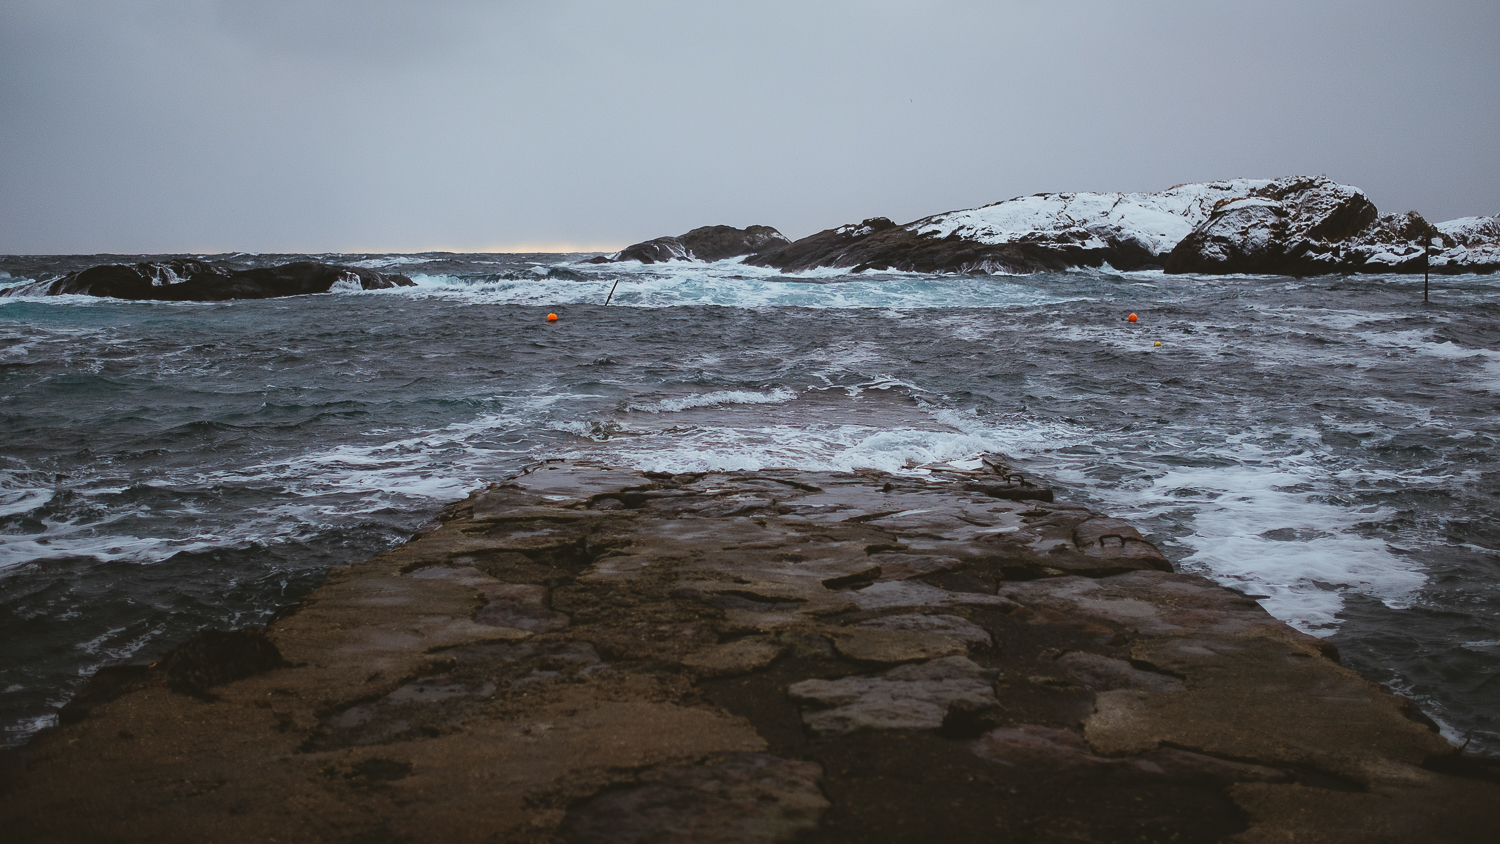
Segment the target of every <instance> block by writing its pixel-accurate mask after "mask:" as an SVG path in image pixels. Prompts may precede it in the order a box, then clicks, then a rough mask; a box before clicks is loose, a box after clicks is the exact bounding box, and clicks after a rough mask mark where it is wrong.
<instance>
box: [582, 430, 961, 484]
mask: <svg viewBox="0 0 1500 844" xmlns="http://www.w3.org/2000/svg"><path fill="white" fill-rule="evenodd" d="M988 450H989V443H988V442H986V441H985V440H984V439H982V438H980V437H975V436H972V435H970V434H965V433H963V432H961V431H946V430H919V429H911V428H903V429H895V430H887V429H881V428H876V427H872V426H867V425H811V426H803V425H766V426H755V427H730V426H719V425H689V426H679V427H676V428H673V429H671V430H670V431H667V432H655V433H639V434H637V435H635V436H631V437H628V438H623V439H622V438H611V439H609V440H607V441H605V442H599V443H595V444H591V445H586V446H582V447H577V448H574V449H572V450H570V451H569V452H568V456H575V457H587V458H593V459H601V460H607V461H610V462H614V463H619V464H621V465H626V466H630V467H632V468H636V469H640V470H643V471H653V472H709V471H735V470H757V469H767V468H785V467H795V468H797V469H803V470H808V471H826V472H851V471H854V470H856V469H876V470H879V471H885V472H895V473H907V474H913V473H914V474H925V473H926V470H925V469H922V468H920V467H921V466H923V465H924V464H930V463H941V462H946V461H950V460H961V459H964V458H967V457H972V456H974V455H976V454H980V453H983V452H985V451H988Z"/></svg>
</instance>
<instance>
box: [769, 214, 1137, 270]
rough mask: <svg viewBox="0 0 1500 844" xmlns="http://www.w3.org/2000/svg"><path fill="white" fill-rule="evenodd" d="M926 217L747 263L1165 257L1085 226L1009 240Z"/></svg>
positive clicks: (820, 239) (957, 265) (983, 263)
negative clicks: (941, 230)
mask: <svg viewBox="0 0 1500 844" xmlns="http://www.w3.org/2000/svg"><path fill="white" fill-rule="evenodd" d="M923 222H924V221H922V220H918V221H917V222H915V223H910V224H908V225H904V226H898V225H896V224H895V223H892V222H891V221H890V220H888V219H886V218H884V217H874V218H871V219H868V220H865V221H864V222H861V223H858V224H854V225H847V226H840V227H838V228H836V229H828V230H826V231H821V232H818V233H817V234H814V235H810V236H808V237H805V238H802V239H801V240H798V241H796V242H794V243H789V244H787V245H785V246H781V247H778V248H772V249H768V250H766V251H764V252H761V253H759V254H757V255H755V256H753V257H752V258H750V259H748V260H747V261H746V263H749V264H754V265H756V266H762V267H775V268H777V269H779V270H782V271H784V272H802V271H805V270H810V269H815V268H817V267H848V268H849V269H850V271H851V272H864V271H866V270H877V271H878V270H896V271H899V272H917V273H996V272H1001V273H1035V272H1049V271H1051V272H1056V271H1061V270H1068V269H1073V268H1076V267H1099V266H1103V265H1104V264H1106V263H1107V264H1110V265H1111V266H1113V267H1115V268H1116V269H1125V270H1131V269H1139V268H1141V267H1144V266H1150V265H1153V264H1154V263H1157V262H1159V259H1158V258H1157V257H1156V256H1153V255H1151V254H1150V253H1149V252H1148V251H1147V250H1145V249H1142V248H1140V246H1139V245H1138V244H1136V243H1135V242H1133V241H1130V240H1124V239H1122V240H1115V241H1101V240H1099V239H1098V238H1096V237H1093V236H1092V235H1091V234H1090V233H1089V232H1087V231H1084V230H1082V229H1076V228H1070V229H1063V230H1057V231H1049V230H1038V231H1032V232H1027V233H1026V234H1024V235H1022V236H1021V237H1019V238H1017V239H1015V240H1013V241H1011V242H1006V243H985V242H982V241H980V240H976V239H972V238H966V237H963V236H961V235H957V234H951V235H948V236H945V237H935V236H933V235H930V234H925V233H923V232H921V231H920V228H921V224H922V223H923Z"/></svg>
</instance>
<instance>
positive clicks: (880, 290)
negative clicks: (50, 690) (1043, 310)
mask: <svg viewBox="0 0 1500 844" xmlns="http://www.w3.org/2000/svg"><path fill="white" fill-rule="evenodd" d="M539 269H540V268H539ZM568 269H570V270H571V271H573V272H577V273H580V274H582V275H584V276H585V278H584V280H577V279H559V278H546V277H544V276H542V275H541V274H540V273H533V274H534V275H537V276H538V277H536V278H523V279H507V278H501V279H483V280H476V279H464V278H457V277H454V276H447V275H425V274H414V275H413V276H412V280H413V281H415V282H416V283H417V287H415V288H397V289H394V290H387V291H381V293H382V294H383V295H399V296H410V297H414V298H422V297H432V296H444V297H460V298H464V299H467V300H471V301H474V302H476V303H484V304H516V305H535V306H541V307H553V306H557V305H569V304H595V305H602V304H604V302H605V300H606V299H607V298H609V295H610V290H611V289H614V291H615V292H614V297H613V299H611V300H610V302H611V305H612V306H614V305H618V306H620V307H630V308H673V307H680V306H683V305H722V306H726V307H738V308H769V307H805V308H830V309H851V308H876V309H879V308H899V309H918V310H920V309H930V308H1012V307H1028V306H1034V305H1041V304H1048V303H1055V302H1061V301H1065V300H1064V299H1062V298H1059V297H1057V296H1053V295H1050V294H1048V293H1045V292H1043V291H1041V290H1039V289H1037V288H1035V287H1033V286H1030V285H1026V284H1018V283H1016V282H1011V281H1006V280H1003V279H997V278H992V277H970V276H948V277H935V276H919V275H915V274H907V273H884V272H882V273H878V274H867V275H861V276H856V277H850V276H849V275H848V273H847V270H838V271H834V270H820V271H815V272H808V273H799V274H795V275H784V274H782V273H780V272H778V271H776V270H770V269H767V268H764V267H749V266H746V265H744V264H741V263H739V262H737V261H720V262H718V263H714V264H695V263H667V264H650V265H640V264H634V263H629V262H627V263H624V264H609V265H603V266H602V267H593V266H591V267H579V266H570V267H568ZM834 277H837V278H840V279H842V280H839V281H831V280H825V279H831V278H834ZM851 278H852V280H850V279H851ZM617 281H618V287H616V282H617Z"/></svg>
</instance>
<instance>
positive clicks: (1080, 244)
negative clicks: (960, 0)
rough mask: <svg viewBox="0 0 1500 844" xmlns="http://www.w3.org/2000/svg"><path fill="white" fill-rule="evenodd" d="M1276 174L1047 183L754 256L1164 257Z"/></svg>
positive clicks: (898, 261) (1035, 262)
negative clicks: (1091, 188)
mask: <svg viewBox="0 0 1500 844" xmlns="http://www.w3.org/2000/svg"><path fill="white" fill-rule="evenodd" d="M1266 184H1268V182H1264V181H1254V180H1249V179H1237V180H1232V181H1224V182H1208V183H1204V184H1191V185H1178V186H1177V187H1175V188H1172V189H1170V190H1166V191H1162V192H1160V193H1046V194H1036V195H1035V196H1023V197H1018V198H1016V199H1010V200H1006V201H1004V202H997V203H995V204H993V205H986V206H984V207H982V208H974V209H970V210H967V211H950V212H948V213H946V214H938V215H935V216H932V217H924V218H922V219H920V220H917V221H915V222H912V223H907V224H905V225H896V224H894V223H892V222H891V221H890V220H887V219H885V218H883V217H878V218H874V219H870V220H865V221H864V222H862V223H859V224H855V225H847V226H840V227H839V228H836V229H829V230H827V231H822V232H819V233H817V234H815V235H811V236H809V237H805V238H802V239H801V240H798V241H795V242H793V243H790V244H788V245H786V246H783V247H780V248H775V249H770V250H767V251H763V252H761V253H760V254H757V255H755V256H754V257H752V258H749V259H748V260H747V261H746V263H750V264H756V265H759V266H766V267H775V268H777V269H781V270H784V271H787V272H799V271H803V270H808V269H812V268H814V267H849V268H850V269H851V270H852V271H856V272H858V271H863V270H897V271H902V272H922V273H943V272H952V273H1030V272H1041V271H1047V270H1066V269H1071V268H1075V267H1099V266H1103V265H1104V264H1109V265H1110V266H1112V267H1114V268H1116V269H1122V270H1133V269H1140V268H1143V267H1160V266H1162V264H1163V262H1164V261H1165V259H1166V256H1167V253H1169V252H1171V251H1172V248H1173V247H1174V246H1176V245H1177V243H1178V241H1180V240H1182V238H1184V237H1186V236H1187V235H1188V233H1189V232H1191V231H1192V230H1193V228H1194V227H1195V226H1197V225H1198V224H1199V223H1200V222H1202V221H1204V220H1207V219H1208V217H1209V214H1210V212H1212V210H1213V208H1214V206H1215V205H1216V204H1218V203H1221V202H1224V201H1230V200H1234V199H1239V198H1242V197H1245V196H1248V195H1249V194H1250V191H1251V190H1253V189H1255V188H1257V187H1261V186H1264V185H1266Z"/></svg>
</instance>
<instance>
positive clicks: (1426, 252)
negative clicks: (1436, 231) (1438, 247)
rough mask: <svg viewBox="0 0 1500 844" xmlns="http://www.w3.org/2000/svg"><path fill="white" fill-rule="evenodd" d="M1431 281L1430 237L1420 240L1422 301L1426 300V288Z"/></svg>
mask: <svg viewBox="0 0 1500 844" xmlns="http://www.w3.org/2000/svg"><path fill="white" fill-rule="evenodd" d="M1431 282H1432V238H1430V237H1428V238H1423V240H1422V301H1423V302H1424V303H1425V302H1426V301H1427V290H1428V287H1429V286H1430V285H1431Z"/></svg>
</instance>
